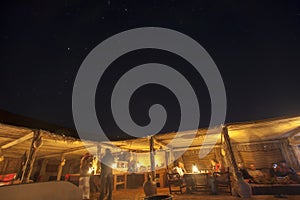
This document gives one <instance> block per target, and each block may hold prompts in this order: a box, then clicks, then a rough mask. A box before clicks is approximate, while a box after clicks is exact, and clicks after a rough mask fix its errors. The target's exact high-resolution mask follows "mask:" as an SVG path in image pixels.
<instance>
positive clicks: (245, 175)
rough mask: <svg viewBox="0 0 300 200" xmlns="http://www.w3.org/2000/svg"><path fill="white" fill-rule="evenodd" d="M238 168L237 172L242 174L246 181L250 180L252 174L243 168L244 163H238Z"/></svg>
mask: <svg viewBox="0 0 300 200" xmlns="http://www.w3.org/2000/svg"><path fill="white" fill-rule="evenodd" d="M238 169H239V172H240V173H241V174H242V176H243V178H244V179H246V180H248V182H251V181H252V178H253V177H252V176H250V174H249V173H248V171H247V170H246V169H245V168H244V165H243V164H242V163H238Z"/></svg>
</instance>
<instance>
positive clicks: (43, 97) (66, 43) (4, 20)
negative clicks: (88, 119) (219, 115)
mask: <svg viewBox="0 0 300 200" xmlns="http://www.w3.org/2000/svg"><path fill="white" fill-rule="evenodd" d="M0 9H1V12H0V13H1V14H0V15H1V18H0V19H1V31H0V34H1V35H0V40H1V46H0V51H1V67H0V74H1V79H0V91H1V92H0V109H4V110H7V111H10V112H13V113H17V114H21V115H25V116H30V117H33V118H36V119H40V120H44V121H47V122H50V123H55V124H59V125H63V126H66V127H71V128H73V127H74V125H73V119H72V87H73V82H74V80H75V76H76V73H77V70H78V69H79V67H80V65H81V63H82V61H83V60H84V58H85V57H86V56H87V54H88V53H89V52H90V51H91V50H92V49H93V48H94V47H95V46H97V45H98V44H99V43H100V42H102V41H103V40H105V39H106V38H108V37H110V36H112V35H114V34H116V33H119V32H121V31H125V30H128V29H131V28H137V27H145V26H156V27H164V28H170V29H174V30H177V31H180V32H182V33H184V34H186V35H188V36H190V37H192V38H193V39H195V40H196V41H198V42H199V43H200V44H201V45H202V46H203V47H204V48H205V49H206V50H207V51H208V53H209V54H210V55H211V57H212V58H213V60H214V61H215V63H216V65H217V66H218V68H219V70H220V73H221V75H222V77H223V80H224V84H225V87H226V92H227V100H228V111H227V118H226V121H227V122H236V121H245V120H256V119H263V118H269V117H280V116H286V115H295V114H300V92H299V91H300V73H299V72H300V69H299V68H300V4H299V3H298V2H297V1H263V2H262V1H226V3H225V2H223V3H220V1H211V0H206V1H189V2H185V1H159V0H157V1H153V0H148V1H115V0H110V1H95V2H93V1H84V0H82V1H79V0H72V1H71V0H69V1H48V2H44V1H43V2H42V1H32V2H31V3H28V2H26V3H25V2H22V1H20V2H15V1H7V2H6V3H2V6H1V8H0ZM158 53H161V55H160V56H157V54H158ZM139 54H141V55H139ZM121 59H123V60H120V61H119V66H118V65H116V66H115V68H114V69H111V70H110V72H109V73H107V77H106V78H105V79H104V82H103V85H102V86H101V88H100V86H99V88H98V91H97V97H96V100H97V105H96V106H97V111H98V112H102V113H107V116H109V111H108V110H107V109H108V106H105V105H107V102H108V100H107V98H106V97H107V96H109V95H110V94H109V91H110V89H111V87H112V86H111V83H110V80H112V82H113V80H117V78H118V77H119V76H120V75H121V73H122V72H126V70H125V71H124V70H123V71H122V70H120V69H121V67H120V66H129V65H131V63H133V64H134V63H143V62H146V61H151V59H155V60H157V61H160V62H162V63H165V64H169V65H174V68H175V69H177V70H179V71H181V73H183V74H185V75H186V76H187V77H188V79H190V80H191V82H192V83H194V84H195V85H194V88H195V90H196V92H197V95H198V97H199V98H200V100H199V101H200V106H201V115H202V116H203V118H202V120H203V121H202V122H200V126H201V127H205V126H207V124H208V119H209V116H210V103H209V101H210V100H209V96H208V93H207V89H206V88H205V85H204V84H203V81H202V80H201V79H199V78H195V77H194V72H193V70H191V69H190V68H189V67H188V64H186V63H184V62H183V61H180V59H179V58H176V56H175V55H168V54H167V53H166V52H158V51H156V52H152V51H144V52H140V53H138V52H137V53H136V55H134V54H132V55H128V56H127V57H124V58H121ZM143 59H144V60H143ZM176 64H177V65H179V66H177V67H176ZM125 68H126V67H125ZM122 69H123V68H122ZM143 89H145V91H144V92H143V91H141V92H140V93H137V94H135V96H134V98H133V103H132V104H131V109H132V116H133V117H134V118H135V120H136V121H137V123H140V124H145V123H147V118H146V117H145V116H146V115H145V113H146V108H147V107H149V105H151V104H153V103H162V104H163V105H165V106H166V107H167V110H168V111H169V112H170V113H171V114H170V115H169V118H168V120H169V121H168V125H167V126H166V127H165V128H164V129H163V130H162V132H165V131H172V130H176V128H177V125H176V123H177V122H178V116H180V114H178V112H176V111H178V103H177V101H176V100H174V99H173V98H174V97H173V96H172V94H171V93H169V92H168V91H166V89H165V88H160V87H157V86H151V87H148V88H147V87H145V88H143ZM157 94H161V95H157ZM159 96H161V97H163V98H161V99H159V98H158V97H159ZM103 105H104V107H101V106H103ZM176 113H177V114H176ZM108 118H109V117H108ZM103 120H104V122H102V123H103V124H104V126H105V127H106V129H107V130H110V131H114V132H116V135H118V134H119V133H118V128H116V127H115V124H114V123H113V122H112V121H111V119H103Z"/></svg>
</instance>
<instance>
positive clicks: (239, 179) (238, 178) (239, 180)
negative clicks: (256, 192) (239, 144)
mask: <svg viewBox="0 0 300 200" xmlns="http://www.w3.org/2000/svg"><path fill="white" fill-rule="evenodd" d="M222 134H223V136H224V142H225V144H226V146H227V148H226V149H227V153H228V154H229V158H230V163H231V166H232V171H233V177H234V179H235V182H234V191H235V192H236V193H237V194H238V195H239V196H240V197H242V198H250V197H251V187H250V186H249V184H247V183H246V182H245V181H244V180H243V176H242V174H241V173H239V169H238V166H237V163H236V160H235V157H234V153H233V150H232V146H231V143H230V137H229V134H228V129H227V127H226V125H225V126H223V129H222Z"/></svg>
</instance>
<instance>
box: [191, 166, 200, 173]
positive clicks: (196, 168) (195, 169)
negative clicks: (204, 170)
mask: <svg viewBox="0 0 300 200" xmlns="http://www.w3.org/2000/svg"><path fill="white" fill-rule="evenodd" d="M192 172H193V173H199V170H198V167H197V166H196V165H193V168H192Z"/></svg>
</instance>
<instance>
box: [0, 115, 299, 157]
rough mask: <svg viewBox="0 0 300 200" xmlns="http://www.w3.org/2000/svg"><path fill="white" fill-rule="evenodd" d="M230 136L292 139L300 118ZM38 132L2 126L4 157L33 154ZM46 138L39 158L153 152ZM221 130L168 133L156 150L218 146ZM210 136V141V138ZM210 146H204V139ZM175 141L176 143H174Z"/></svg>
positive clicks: (239, 128)
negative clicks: (101, 150) (110, 150)
mask: <svg viewBox="0 0 300 200" xmlns="http://www.w3.org/2000/svg"><path fill="white" fill-rule="evenodd" d="M227 126H228V130H229V135H230V138H231V141H232V143H251V142H260V141H275V140H280V139H282V138H288V137H290V136H293V135H295V134H298V133H300V116H297V117H288V118H278V119H268V120H261V121H253V122H243V123H232V124H228V125H227ZM34 131H35V129H32V128H26V127H20V126H13V125H8V124H4V123H0V146H1V148H2V152H3V153H4V156H7V157H21V156H22V155H23V154H24V153H25V152H26V151H28V150H29V148H30V145H31V138H32V136H33V133H34ZM40 131H41V133H42V137H43V145H42V147H41V148H40V149H39V150H38V153H37V157H38V158H42V157H60V156H61V155H62V154H63V153H64V154H65V155H66V157H67V158H75V157H76V158H78V156H81V155H83V154H84V153H86V152H87V149H86V147H88V148H89V151H91V152H92V153H93V154H96V152H97V145H98V144H101V145H102V146H103V147H107V146H110V145H114V146H118V147H120V148H122V149H123V150H130V151H140V152H143V151H149V140H148V138H138V139H131V140H123V141H113V142H111V143H101V142H95V141H86V140H85V141H84V142H83V141H81V140H80V139H76V138H73V137H68V136H64V135H58V134H54V133H51V132H48V131H45V130H40ZM220 131H221V129H220V127H215V128H213V129H210V130H209V131H208V130H207V129H199V130H191V131H183V132H177V133H175V132H174V133H166V134H158V135H155V136H154V137H155V148H156V149H159V148H172V149H174V150H176V149H177V150H178V149H181V148H184V147H187V146H188V145H189V141H191V145H189V146H190V147H194V148H200V147H201V146H202V145H208V146H209V145H214V144H215V140H216V143H217V144H220V143H221V135H220ZM207 136H208V137H207ZM205 138H206V142H205V143H204V139H205ZM172 140H173V142H171V141H172Z"/></svg>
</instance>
